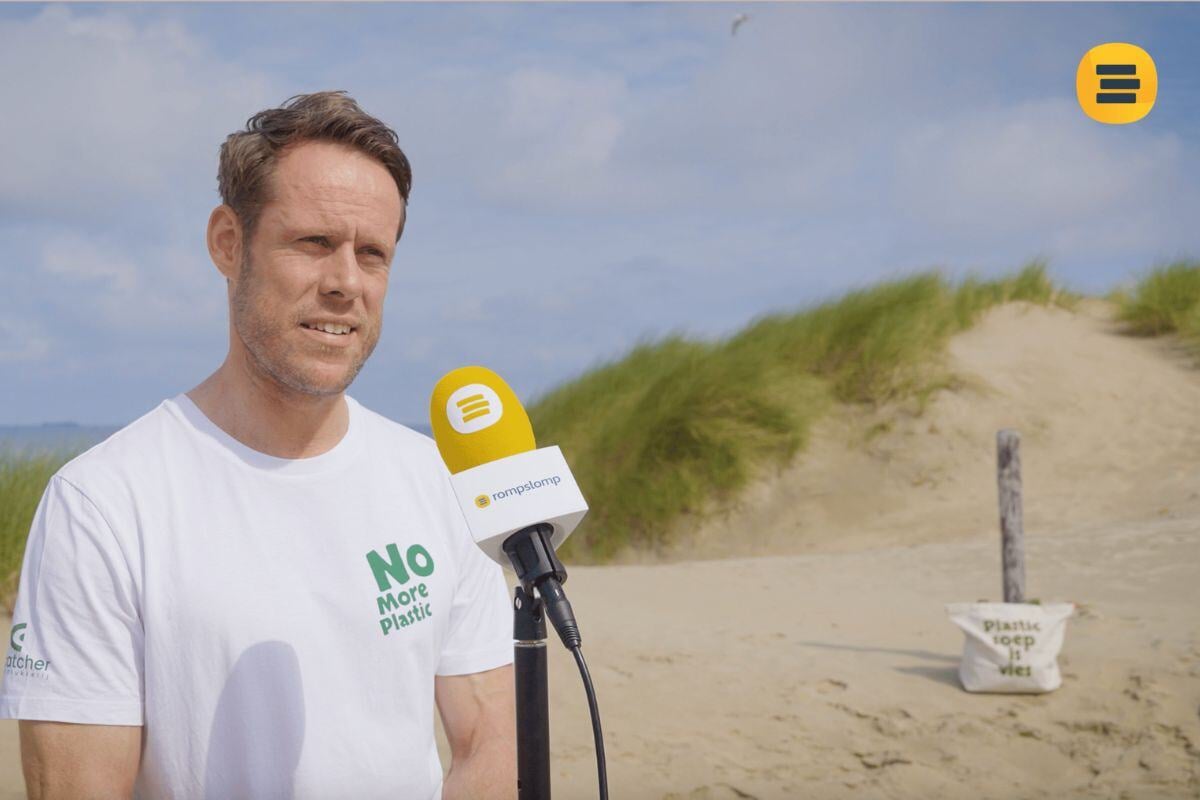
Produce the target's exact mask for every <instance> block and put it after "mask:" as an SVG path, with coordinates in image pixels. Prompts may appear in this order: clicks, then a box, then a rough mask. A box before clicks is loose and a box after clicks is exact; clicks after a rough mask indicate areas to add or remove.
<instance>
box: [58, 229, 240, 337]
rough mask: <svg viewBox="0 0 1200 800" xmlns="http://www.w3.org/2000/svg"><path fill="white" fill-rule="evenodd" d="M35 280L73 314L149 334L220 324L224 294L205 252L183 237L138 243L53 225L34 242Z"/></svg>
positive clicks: (190, 331) (108, 326) (192, 331)
mask: <svg viewBox="0 0 1200 800" xmlns="http://www.w3.org/2000/svg"><path fill="white" fill-rule="evenodd" d="M38 269H39V271H40V272H41V273H42V274H43V275H44V276H46V277H47V278H48V280H41V281H39V282H38V285H39V287H40V289H41V291H43V292H45V294H46V296H47V297H48V299H49V301H50V302H51V303H52V304H54V305H56V306H58V307H59V308H61V309H63V310H64V311H65V312H69V314H70V316H71V318H72V319H74V320H78V321H81V322H84V323H90V324H92V325H98V326H99V327H101V328H103V329H105V330H109V331H124V332H136V333H138V334H141V335H149V334H155V335H157V336H172V335H173V336H178V335H179V334H181V333H182V334H184V335H185V336H190V335H194V334H195V332H196V331H197V330H202V329H208V330H223V319H224V313H223V312H224V309H225V308H226V300H225V294H224V292H223V291H222V284H221V282H220V281H219V280H218V278H217V277H216V273H215V268H214V267H212V265H211V264H209V263H208V262H207V258H206V257H205V256H204V255H203V254H201V253H198V252H196V251H195V250H194V249H193V248H191V247H189V246H188V245H187V244H181V243H177V242H173V241H169V240H168V241H167V242H165V243H164V242H150V243H144V242H138V243H137V244H136V246H135V247H134V246H120V245H117V244H115V243H114V242H113V241H112V240H110V239H109V238H106V237H99V236H88V235H82V234H78V233H72V232H68V231H63V230H58V231H53V232H51V233H50V234H49V235H48V236H47V241H46V243H45V244H44V245H43V246H42V249H41V253H40V259H39V261H38Z"/></svg>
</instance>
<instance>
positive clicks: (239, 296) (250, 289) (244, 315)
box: [230, 248, 379, 397]
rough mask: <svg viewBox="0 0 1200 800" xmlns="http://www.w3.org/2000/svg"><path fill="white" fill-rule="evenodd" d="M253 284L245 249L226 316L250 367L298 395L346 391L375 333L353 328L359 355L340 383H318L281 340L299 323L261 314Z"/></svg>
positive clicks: (372, 345) (374, 340)
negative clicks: (358, 344)
mask: <svg viewBox="0 0 1200 800" xmlns="http://www.w3.org/2000/svg"><path fill="white" fill-rule="evenodd" d="M255 281H256V278H255V272H254V269H253V265H252V264H251V262H250V253H249V248H247V251H246V252H244V253H243V254H242V268H241V271H240V273H239V276H238V282H237V286H236V287H234V290H233V300H232V303H231V305H230V313H231V314H232V315H233V327H234V330H235V331H236V332H237V335H238V337H239V338H241V340H242V344H243V345H244V346H245V348H246V352H247V353H248V354H249V356H250V359H251V361H253V362H254V365H255V366H256V367H257V368H258V369H259V371H261V372H263V373H265V374H266V375H268V376H269V377H270V378H271V379H272V380H274V381H275V382H276V383H278V384H279V385H280V386H283V387H285V388H287V389H290V390H292V391H294V392H299V393H300V394H305V395H309V396H311V397H329V396H332V395H338V394H341V393H342V392H344V391H346V389H347V388H348V387H349V386H350V384H352V383H354V379H355V378H356V377H358V373H359V370H361V369H362V367H363V364H365V363H366V361H367V359H368V358H370V357H371V353H373V352H374V351H375V345H376V343H378V341H379V330H378V329H371V328H370V327H369V326H367V325H363V326H361V327H359V328H357V329H356V330H355V332H354V333H355V335H358V336H360V337H362V338H361V341H362V343H363V347H362V350H361V351H360V352H361V354H360V356H359V357H358V358H357V359H355V360H354V361H352V362H351V363H350V365H349V367H348V368H347V370H346V372H345V374H344V375H343V377H342V380H340V381H337V382H336V383H334V384H330V383H328V382H320V381H318V380H317V379H316V378H314V377H313V376H312V375H310V374H307V373H306V372H305V371H304V369H303V368H302V367H301V366H300V364H299V363H297V362H300V361H301V360H303V359H304V358H305V356H304V355H303V354H302V353H300V352H299V351H298V350H297V348H295V347H292V346H291V345H289V344H288V343H287V341H286V339H285V337H286V336H287V335H288V334H289V333H291V331H292V329H293V328H296V327H299V326H300V320H299V319H294V320H284V321H282V322H281V321H279V320H275V319H271V318H269V317H267V316H265V315H263V314H262V313H261V312H260V309H259V306H258V305H257V303H256V302H255V289H256V288H257V287H256V283H255Z"/></svg>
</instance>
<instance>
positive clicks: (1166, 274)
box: [1116, 261, 1200, 353]
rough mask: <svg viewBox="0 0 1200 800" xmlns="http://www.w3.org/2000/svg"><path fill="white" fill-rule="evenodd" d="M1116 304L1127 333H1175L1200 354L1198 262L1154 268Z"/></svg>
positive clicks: (1119, 296) (1120, 297) (1118, 297)
mask: <svg viewBox="0 0 1200 800" xmlns="http://www.w3.org/2000/svg"><path fill="white" fill-rule="evenodd" d="M1116 301H1117V304H1118V307H1119V311H1118V318H1119V319H1120V320H1121V321H1122V322H1123V323H1124V324H1125V330H1126V332H1127V333H1130V334H1132V335H1134V336H1161V335H1163V334H1170V333H1177V334H1179V335H1180V336H1181V337H1183V339H1184V340H1185V341H1186V342H1187V343H1188V344H1189V346H1190V347H1192V348H1193V349H1194V350H1195V351H1196V352H1198V353H1200V261H1175V262H1173V263H1170V264H1167V265H1165V266H1161V267H1158V268H1157V269H1153V270H1151V271H1149V272H1148V273H1146V274H1145V275H1143V276H1142V278H1141V279H1140V280H1139V281H1138V283H1137V285H1136V286H1134V287H1133V289H1132V290H1130V291H1126V292H1123V293H1121V294H1120V295H1118V296H1117V298H1116Z"/></svg>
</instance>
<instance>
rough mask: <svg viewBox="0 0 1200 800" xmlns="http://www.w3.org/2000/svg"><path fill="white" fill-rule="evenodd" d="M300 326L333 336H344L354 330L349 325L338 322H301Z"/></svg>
mask: <svg viewBox="0 0 1200 800" xmlns="http://www.w3.org/2000/svg"><path fill="white" fill-rule="evenodd" d="M300 327H302V328H308V329H309V330H310V331H321V332H323V333H331V334H333V335H334V336H345V335H346V334H348V333H350V332H351V331H353V330H354V328H353V327H351V326H350V325H346V324H343V323H340V322H301V323H300Z"/></svg>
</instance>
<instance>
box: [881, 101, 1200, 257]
mask: <svg viewBox="0 0 1200 800" xmlns="http://www.w3.org/2000/svg"><path fill="white" fill-rule="evenodd" d="M1187 161H1188V155H1187V152H1186V151H1185V149H1184V147H1183V146H1182V144H1181V142H1180V141H1179V140H1178V138H1177V137H1176V136H1175V135H1174V134H1171V133H1166V134H1155V133H1151V132H1149V131H1147V130H1144V129H1142V130H1139V129H1134V128H1129V129H1118V128H1114V127H1111V126H1102V125H1098V124H1096V123H1094V122H1092V121H1091V120H1088V119H1087V118H1086V117H1084V116H1083V114H1082V112H1081V111H1080V110H1079V108H1078V105H1077V104H1076V103H1075V101H1074V99H1070V100H1066V99H1061V98H1056V99H1047V100H1035V101H1027V102H1020V103H1013V104H1010V105H1004V106H994V107H990V108H984V109H976V110H969V111H965V112H962V113H960V114H957V115H953V116H950V117H947V118H944V119H942V120H940V121H936V122H929V123H925V124H919V125H916V126H914V127H913V128H912V129H911V130H910V131H909V132H908V133H907V134H906V136H905V137H903V139H901V140H900V142H899V144H898V146H897V153H896V159H895V164H896V180H895V183H894V184H893V185H892V187H891V192H892V196H891V204H892V207H893V209H894V210H895V213H896V214H898V215H899V217H900V218H901V219H904V220H905V221H906V222H907V224H908V225H910V226H911V227H912V229H913V230H915V231H922V230H925V231H934V232H937V235H938V236H939V237H946V238H947V239H953V240H968V241H971V242H974V244H975V246H976V247H977V248H978V247H979V246H981V245H985V244H989V243H994V242H997V241H1001V240H1004V239H1009V240H1017V241H1018V242H1020V243H1022V244H1023V245H1024V246H1025V247H1026V248H1027V249H1034V248H1038V249H1040V248H1043V247H1044V248H1047V249H1048V250H1051V251H1053V253H1052V254H1054V255H1057V254H1064V253H1065V254H1071V255H1073V256H1076V257H1078V256H1081V255H1090V254H1099V253H1105V254H1108V255H1112V254H1114V253H1137V252H1141V253H1145V252H1146V251H1147V250H1148V249H1149V250H1151V251H1152V250H1153V249H1154V248H1155V247H1156V246H1157V245H1159V244H1162V243H1164V242H1165V241H1166V240H1167V239H1168V238H1169V237H1170V236H1171V235H1172V231H1171V228H1172V226H1171V224H1170V222H1169V221H1170V220H1171V218H1172V217H1173V216H1174V211H1175V210H1176V209H1178V208H1180V207H1181V206H1183V207H1190V208H1191V209H1192V210H1193V211H1200V202H1198V195H1197V191H1196V190H1195V188H1193V187H1191V186H1189V185H1188V183H1187V180H1186V179H1185V177H1184V176H1186V175H1187V174H1188V169H1187V167H1188V163H1187ZM1179 233H1181V231H1176V232H1175V234H1176V235H1178V234H1179Z"/></svg>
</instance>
